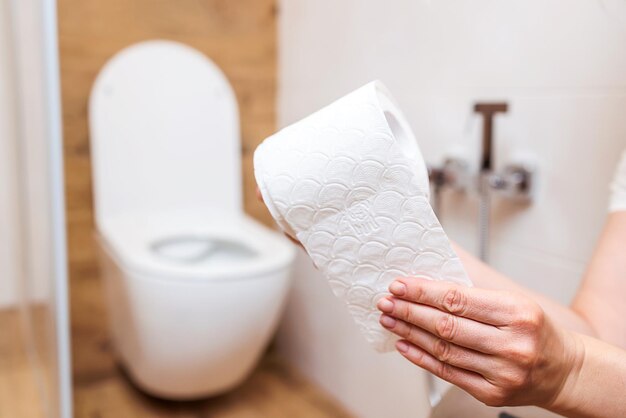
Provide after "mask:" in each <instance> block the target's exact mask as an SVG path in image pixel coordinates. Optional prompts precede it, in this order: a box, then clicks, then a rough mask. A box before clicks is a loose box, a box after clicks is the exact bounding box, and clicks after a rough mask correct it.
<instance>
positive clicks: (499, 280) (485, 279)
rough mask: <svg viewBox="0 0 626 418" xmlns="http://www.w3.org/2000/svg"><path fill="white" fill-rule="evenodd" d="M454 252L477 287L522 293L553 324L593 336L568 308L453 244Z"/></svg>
mask: <svg viewBox="0 0 626 418" xmlns="http://www.w3.org/2000/svg"><path fill="white" fill-rule="evenodd" d="M453 246H454V249H455V251H456V252H457V254H458V255H459V258H460V259H461V261H462V263H463V265H464V266H465V269H466V270H467V273H468V274H469V276H470V278H471V279H472V281H473V282H474V283H475V284H476V286H477V287H482V288H485V289H494V290H509V291H514V292H519V293H522V294H524V295H526V296H528V297H530V298H531V299H533V300H535V301H536V302H537V303H539V304H540V305H541V307H542V308H543V309H544V311H545V312H546V314H548V316H550V318H552V320H553V321H554V323H556V324H558V325H559V326H561V327H563V328H565V329H568V330H570V331H574V332H578V333H581V334H586V335H591V336H595V331H594V329H593V328H592V327H591V326H590V324H589V323H588V322H587V321H586V319H585V318H584V317H582V316H581V315H579V314H578V313H577V312H575V311H573V310H572V309H569V308H568V307H566V306H564V305H562V304H560V303H558V302H556V301H554V300H552V299H550V298H548V297H547V296H544V295H542V294H540V293H537V292H533V291H532V290H530V289H528V288H525V287H524V286H521V285H520V284H518V283H516V282H515V281H513V280H512V279H510V278H508V277H507V276H505V275H503V274H502V273H499V272H498V271H496V270H494V269H493V268H491V267H489V266H488V265H487V264H485V263H483V262H482V261H480V260H478V259H477V258H476V257H474V256H473V255H471V254H470V253H468V252H467V251H465V250H464V249H462V248H461V247H459V246H458V245H455V244H453Z"/></svg>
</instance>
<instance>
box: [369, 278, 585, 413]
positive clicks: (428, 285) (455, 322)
mask: <svg viewBox="0 0 626 418" xmlns="http://www.w3.org/2000/svg"><path fill="white" fill-rule="evenodd" d="M389 290H390V292H391V293H392V295H393V296H392V297H389V298H383V299H381V300H380V301H379V303H378V308H379V309H380V310H381V311H382V312H383V315H382V316H381V318H380V323H381V325H382V326H384V327H385V328H387V329H388V330H390V331H391V332H393V333H395V334H397V335H398V336H400V337H401V338H402V340H400V341H399V342H398V343H397V345H396V348H397V350H398V351H399V352H400V354H402V355H403V356H404V357H406V358H407V359H408V360H409V361H411V362H412V363H414V364H416V365H417V366H420V367H422V368H424V369H426V370H428V371H429V372H431V373H433V374H435V375H437V376H439V377H440V378H442V379H444V380H447V381H448V382H450V383H452V384H454V385H457V386H458V387H460V388H461V389H464V390H466V391H467V392H468V393H470V394H471V395H472V396H474V397H475V398H477V399H478V400H480V401H482V402H484V403H486V404H487V405H491V406H503V405H529V404H533V405H538V406H543V407H548V408H549V407H550V406H551V405H552V404H553V403H554V402H555V401H556V399H557V398H558V396H559V393H560V392H561V389H562V388H563V386H564V385H565V384H566V382H567V379H568V376H569V375H570V373H571V372H572V371H573V369H575V368H576V363H577V358H578V356H577V351H576V348H577V347H576V341H575V340H574V338H573V336H572V335H571V334H568V333H566V332H564V331H562V330H560V329H558V328H556V327H555V326H553V324H552V323H551V322H550V320H549V318H548V317H547V316H546V315H545V314H544V311H543V310H542V309H541V307H540V306H539V305H538V304H537V303H535V302H534V301H533V300H531V299H529V298H527V297H526V296H523V295H521V294H517V293H513V292H508V291H494V290H485V289H477V288H467V287H462V286H458V285H455V284H451V283H447V282H435V281H429V280H425V279H418V278H402V279H398V280H397V281H395V282H394V283H392V284H391V286H390V287H389Z"/></svg>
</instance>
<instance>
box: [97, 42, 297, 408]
mask: <svg viewBox="0 0 626 418" xmlns="http://www.w3.org/2000/svg"><path fill="white" fill-rule="evenodd" d="M238 118H239V117H238V110H237V104H236V101H235V97H234V94H233V92H232V89H231V87H230V85H229V84H228V81H227V80H226V78H225V77H224V75H223V74H222V73H221V71H220V70H219V69H218V68H217V67H216V66H215V65H214V64H213V63H212V62H211V61H210V60H209V59H208V58H206V57H205V56H203V55H202V54H201V53H199V52H198V51H196V50H194V49H192V48H190V47H187V46H184V45H182V44H178V43H175V42H169V41H149V42H143V43H140V44H136V45H134V46H131V47H129V48H126V49H124V50H123V51H121V52H119V53H118V54H117V55H115V56H114V57H113V58H112V59H111V60H110V61H109V62H108V63H107V64H106V65H105V66H104V68H103V69H102V71H101V72H100V74H99V75H98V77H97V79H96V82H95V84H94V86H93V89H92V92H91V97H90V107H89V119H90V135H91V151H92V165H93V181H94V207H95V220H96V229H97V234H96V235H97V243H98V245H97V246H98V252H99V258H100V261H101V270H102V277H103V280H104V283H105V289H106V301H107V308H108V316H109V322H110V328H111V337H112V340H113V345H114V349H115V353H116V355H117V358H118V359H119V361H120V362H121V363H122V365H123V366H124V367H125V368H126V370H127V371H128V374H129V376H130V378H131V379H132V380H133V381H134V383H136V384H137V385H138V386H139V387H140V388H142V389H143V390H144V391H146V392H148V393H150V394H152V395H155V396H159V397H164V398H170V399H193V398H199V397H205V396H211V395H216V394H219V393H222V392H224V391H227V390H229V389H231V388H233V387H234V386H236V385H237V384H239V383H240V382H242V381H243V380H244V379H245V378H246V376H247V375H248V374H249V373H250V372H251V371H252V369H253V368H254V365H255V364H256V362H257V360H258V359H259V357H260V355H261V354H262V352H263V350H264V348H265V347H266V345H267V343H268V342H269V339H270V338H271V336H272V334H273V331H274V330H275V327H276V325H277V322H278V319H279V316H280V313H281V310H282V307H283V305H284V300H285V296H286V293H287V290H288V285H289V273H290V268H291V265H292V263H293V258H294V255H295V254H294V252H295V250H294V248H293V246H292V245H291V244H290V243H289V242H288V241H287V240H286V239H285V238H284V237H282V236H281V235H280V234H278V233H276V232H274V231H271V230H269V229H268V228H266V227H264V226H262V225H260V224H258V223H257V222H256V221H254V220H252V219H251V218H249V217H247V216H246V215H245V214H244V213H243V209H242V191H241V189H242V186H241V174H240V171H241V145H240V138H239V120H238Z"/></svg>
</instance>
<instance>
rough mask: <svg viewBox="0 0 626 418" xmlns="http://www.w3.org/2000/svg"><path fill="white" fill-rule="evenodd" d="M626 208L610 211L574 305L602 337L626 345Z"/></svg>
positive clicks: (575, 309)
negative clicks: (625, 319)
mask: <svg viewBox="0 0 626 418" xmlns="http://www.w3.org/2000/svg"><path fill="white" fill-rule="evenodd" d="M624 295H626V211H620V212H615V213H612V214H610V215H609V217H608V219H607V222H606V225H605V227H604V230H603V232H602V235H601V236H600V240H599V242H598V246H597V247H596V250H595V253H594V255H593V257H592V259H591V262H590V264H589V268H588V269H587V272H586V274H585V277H584V279H583V283H582V285H581V287H580V289H579V291H578V293H577V295H576V297H575V299H574V302H573V303H572V309H573V310H574V311H576V312H577V313H578V314H579V315H581V316H582V317H584V318H586V320H587V321H588V322H589V323H590V324H591V326H592V327H593V328H594V329H595V330H596V332H597V333H598V337H599V338H600V339H602V340H603V341H606V342H609V343H611V344H615V345H617V346H618V347H621V348H625V349H626V327H625V326H624V321H623V318H624V317H625V316H626V304H624V302H623V300H624Z"/></svg>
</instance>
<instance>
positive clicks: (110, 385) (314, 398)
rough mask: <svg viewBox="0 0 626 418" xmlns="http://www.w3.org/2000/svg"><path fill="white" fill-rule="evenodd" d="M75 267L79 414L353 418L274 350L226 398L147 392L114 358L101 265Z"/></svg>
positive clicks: (93, 417) (95, 417)
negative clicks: (177, 398) (185, 398)
mask: <svg viewBox="0 0 626 418" xmlns="http://www.w3.org/2000/svg"><path fill="white" fill-rule="evenodd" d="M87 245H89V244H87ZM89 259H91V257H86V258H85V261H87V260H89ZM71 269H72V275H71V277H72V280H71V301H72V302H71V310H72V311H71V314H72V356H73V372H74V373H73V375H74V376H73V377H74V409H75V411H74V417H75V418H119V417H133V418H143V417H158V418H161V417H177V418H205V417H206V418H209V417H210V418H283V417H284V418H293V417H298V418H327V417H337V418H348V417H350V415H349V414H348V413H346V412H345V411H344V410H342V408H341V407H340V406H339V405H338V404H337V403H336V402H335V401H334V400H333V399H332V398H330V397H329V396H328V395H326V394H325V393H324V392H322V391H321V390H320V389H319V388H317V387H316V386H315V385H313V384H311V383H310V382H308V381H307V380H306V379H304V378H303V377H302V376H300V375H298V373H297V372H296V371H294V370H293V369H291V368H290V367H289V366H288V365H286V364H284V363H283V362H282V361H281V360H280V359H279V358H278V357H277V356H276V355H273V354H268V355H266V356H265V358H264V359H263V360H262V361H261V363H260V365H259V367H258V368H257V370H256V371H255V372H254V374H253V375H252V376H251V377H250V379H249V380H248V381H247V382H245V383H244V384H243V385H242V386H241V387H239V388H238V389H236V390H234V391H233V392H231V393H229V394H226V395H223V396H219V397H216V398H213V399H209V400H204V401H196V402H166V401H162V400H158V399H155V398H152V397H149V396H146V395H144V394H143V393H141V392H140V391H138V390H137V389H136V388H135V387H134V386H133V385H132V384H131V383H130V382H129V381H128V379H127V378H126V377H125V375H124V372H123V371H122V370H121V369H120V368H119V367H118V366H117V365H116V364H115V362H114V360H113V354H112V350H111V345H110V342H109V338H108V335H107V327H106V317H105V310H104V306H103V303H102V298H101V295H102V289H101V283H100V281H99V280H98V279H97V276H98V274H97V268H96V266H95V265H93V264H92V263H91V262H85V263H80V262H76V263H73V265H72V267H71Z"/></svg>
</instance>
